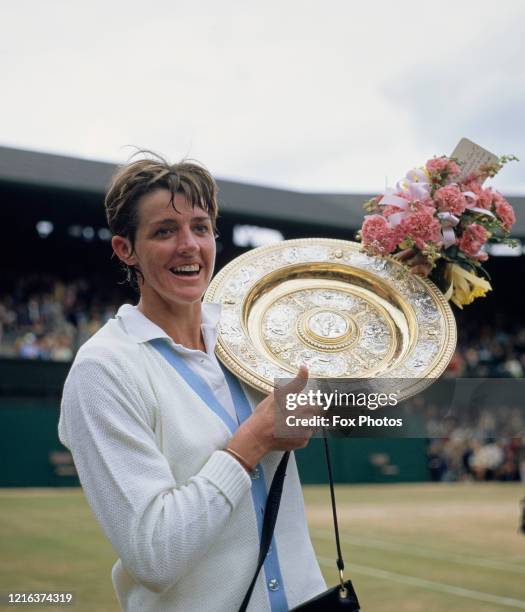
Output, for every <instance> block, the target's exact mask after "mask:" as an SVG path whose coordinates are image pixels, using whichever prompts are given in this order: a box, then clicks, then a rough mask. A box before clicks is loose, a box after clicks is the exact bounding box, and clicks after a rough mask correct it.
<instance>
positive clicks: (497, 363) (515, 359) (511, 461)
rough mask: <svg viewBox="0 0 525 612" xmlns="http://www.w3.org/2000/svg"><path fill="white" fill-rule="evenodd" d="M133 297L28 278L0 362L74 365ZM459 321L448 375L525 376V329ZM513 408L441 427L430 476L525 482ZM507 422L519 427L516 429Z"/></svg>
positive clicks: (2, 312)
mask: <svg viewBox="0 0 525 612" xmlns="http://www.w3.org/2000/svg"><path fill="white" fill-rule="evenodd" d="M129 295H130V294H129V292H127V291H126V290H125V289H123V288H117V289H111V290H105V291H102V290H101V288H100V286H99V284H98V283H95V282H94V281H93V280H91V281H88V280H86V279H77V280H75V281H72V282H64V281H61V280H58V279H57V278H54V277H48V278H43V277H39V278H31V277H27V278H22V279H20V280H19V281H18V282H17V283H16V285H15V286H14V288H13V287H12V288H11V290H9V291H8V292H5V293H4V294H2V295H0V358H1V357H7V358H21V359H41V360H53V361H63V362H70V361H71V360H72V359H73V357H74V355H75V353H76V351H77V350H78V348H79V347H80V346H81V345H82V344H83V343H84V342H85V341H86V340H87V339H88V338H89V337H90V336H91V335H92V334H94V333H95V332H96V331H97V330H98V329H99V328H100V327H101V326H102V325H103V324H104V323H105V322H106V321H107V320H108V319H109V318H111V317H112V316H114V314H115V312H116V310H117V308H118V306H119V305H120V304H122V303H123V302H124V301H126V298H129ZM458 316H459V321H458V322H459V324H458V332H459V338H458V346H457V350H456V353H455V355H454V357H453V359H452V361H451V362H450V365H449V367H448V370H447V372H446V374H445V375H446V376H448V377H465V378H524V377H525V324H521V323H520V322H518V321H517V320H516V319H512V318H511V319H510V320H509V318H505V317H503V316H502V315H500V316H498V315H495V316H494V317H493V318H492V320H491V321H490V322H487V321H486V320H484V322H483V323H482V324H480V323H479V320H476V319H475V318H473V317H470V318H469V317H468V316H466V315H464V314H459V315H458ZM505 410H507V412H505ZM509 410H510V409H508V408H507V409H506V408H505V407H502V411H503V412H501V413H500V414H495V413H494V412H493V411H492V412H490V411H480V412H479V415H478V416H477V417H476V418H475V419H474V420H471V421H470V422H469V423H468V424H467V425H465V424H464V423H462V424H459V423H454V422H450V420H449V421H447V422H446V423H441V426H442V427H444V428H445V429H444V430H442V431H439V432H436V436H435V437H433V438H431V439H430V442H429V447H428V468H429V472H430V475H431V478H432V479H433V480H436V481H458V480H465V479H470V480H504V481H509V480H523V481H525V433H523V432H525V421H524V418H523V413H524V412H525V410H521V411H520V410H519V409H516V408H514V409H512V410H510V411H509ZM502 423H503V424H505V423H512V424H513V427H512V431H510V430H509V429H508V428H507V429H506V428H505V427H503V428H502V427H501V424H502ZM519 431H521V432H522V433H521V436H516V435H515V432H519Z"/></svg>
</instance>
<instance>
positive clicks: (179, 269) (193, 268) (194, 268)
mask: <svg viewBox="0 0 525 612" xmlns="http://www.w3.org/2000/svg"><path fill="white" fill-rule="evenodd" d="M171 271H172V272H198V271H199V264H191V265H190V266H178V267H177V268H171Z"/></svg>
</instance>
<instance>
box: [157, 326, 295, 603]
mask: <svg viewBox="0 0 525 612" xmlns="http://www.w3.org/2000/svg"><path fill="white" fill-rule="evenodd" d="M150 344H151V345H152V346H153V347H154V348H155V349H156V350H157V351H158V352H159V353H160V354H161V355H162V356H163V357H164V359H166V361H167V362H168V363H169V364H170V365H171V366H173V367H174V368H175V370H176V371H177V372H178V373H179V374H180V376H182V378H183V379H184V380H185V381H186V382H187V383H188V385H189V386H190V387H191V388H192V389H193V390H194V391H195V393H196V394H197V395H198V396H199V397H200V398H201V400H202V401H203V402H204V403H205V404H206V405H207V406H209V408H210V409H211V410H213V412H215V414H216V415H217V416H218V417H219V418H220V419H222V421H223V423H224V424H225V425H226V427H228V429H229V430H230V431H231V432H232V434H233V433H234V432H235V430H236V429H237V428H238V427H239V423H242V422H243V421H245V420H246V419H247V418H248V417H249V416H250V415H251V413H252V408H251V406H250V403H249V402H248V399H247V397H246V394H245V393H244V391H243V388H242V387H241V384H240V383H239V381H238V380H237V378H236V377H235V376H234V375H233V374H232V373H231V372H230V371H229V370H227V369H226V368H225V367H224V366H223V365H222V364H221V368H222V371H223V372H224V376H225V378H226V382H227V383H228V388H229V389H230V393H231V395H232V399H233V405H234V406H235V412H236V414H237V421H238V422H235V420H234V419H232V417H231V416H230V415H229V414H228V412H227V411H226V409H225V408H224V406H223V405H222V404H221V403H220V402H219V401H218V400H217V398H216V397H215V394H214V393H213V391H212V390H211V389H210V386H209V385H208V384H207V383H206V381H205V380H203V379H202V378H201V377H200V376H198V375H197V374H196V373H195V372H194V371H193V370H192V369H191V368H190V367H189V366H188V364H187V363H186V362H185V361H184V359H183V358H182V357H181V356H180V355H179V354H178V353H177V352H176V351H175V350H173V348H172V347H171V346H170V345H169V344H168V342H167V341H166V339H164V338H156V339H154V340H150ZM251 478H252V481H253V482H252V488H251V494H252V500H253V508H254V512H255V518H256V521H257V528H258V531H259V538H261V537H262V531H263V516H264V511H265V508H266V501H267V498H268V493H267V490H266V483H265V476H264V471H263V467H262V465H261V464H260V463H259V464H258V465H257V466H256V468H255V469H254V470H253V472H252V474H251ZM263 567H264V573H265V582H266V592H267V595H268V599H269V601H270V607H271V609H272V612H287V610H288V602H287V598H286V591H285V588H284V584H283V578H282V574H281V568H280V565H279V556H278V554H277V546H276V544H275V538H273V537H272V541H271V546H270V550H269V552H268V554H267V555H266V558H265V559H264V563H263Z"/></svg>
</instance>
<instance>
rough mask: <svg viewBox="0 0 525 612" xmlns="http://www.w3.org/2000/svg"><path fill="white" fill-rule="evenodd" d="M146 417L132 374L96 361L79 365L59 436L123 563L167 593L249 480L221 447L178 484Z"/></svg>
mask: <svg viewBox="0 0 525 612" xmlns="http://www.w3.org/2000/svg"><path fill="white" fill-rule="evenodd" d="M150 421H151V415H148V413H147V410H146V407H145V405H144V401H143V400H142V398H141V395H140V391H139V389H138V385H137V384H136V382H135V381H134V380H133V379H132V377H130V376H129V374H128V375H127V376H126V373H125V372H122V371H119V368H118V366H116V365H115V364H111V366H109V365H108V364H107V362H106V363H103V362H101V361H100V360H94V359H82V360H79V361H78V362H76V363H75V364H74V365H73V367H72V369H71V371H70V374H69V376H68V379H67V381H66V385H65V387H64V394H63V398H62V407H61V416H60V423H59V436H60V439H61V441H62V442H63V443H64V445H65V446H67V447H68V448H69V449H70V450H71V453H72V455H73V459H74V461H75V466H76V468H77V471H78V474H79V478H80V481H81V484H82V487H83V489H84V492H85V495H86V498H87V500H88V503H89V504H90V506H91V508H92V510H93V511H94V513H95V516H96V518H97V520H98V521H99V523H100V525H101V526H102V529H103V531H104V533H105V534H106V536H107V537H108V539H109V540H110V542H111V544H112V545H113V547H114V549H115V550H116V552H117V553H118V555H119V557H120V558H121V560H122V563H123V565H124V567H125V568H126V570H127V571H128V573H129V574H130V575H131V576H132V577H133V578H134V579H135V580H136V581H138V582H140V583H141V584H143V585H144V586H145V587H146V588H148V589H150V590H152V591H154V592H157V593H162V592H165V591H166V590H168V589H169V588H171V587H172V586H173V585H174V584H175V583H176V582H177V581H178V580H179V579H180V578H181V577H182V576H183V575H184V574H186V573H188V572H191V570H192V567H194V564H195V563H196V562H197V561H198V560H199V558H200V557H201V556H202V555H204V554H205V553H206V551H207V550H208V548H209V547H210V546H211V545H212V544H213V542H214V540H215V539H216V538H217V537H218V536H219V535H220V533H221V530H222V528H223V526H224V525H225V523H226V522H227V521H228V520H229V518H230V516H231V514H232V512H233V509H234V508H235V507H236V506H237V504H238V503H239V501H240V499H241V498H242V497H243V496H244V495H245V493H246V492H247V491H248V490H249V489H250V487H251V479H250V477H249V475H248V474H247V473H246V471H245V470H244V469H243V468H242V467H241V465H240V464H239V463H238V462H237V461H236V460H235V459H234V458H233V457H231V456H230V455H229V454H228V453H225V452H222V451H215V452H214V453H213V454H212V455H211V456H210V458H209V459H208V461H207V462H206V463H205V465H204V466H203V467H202V468H201V470H200V471H199V472H198V473H197V474H196V475H195V476H193V477H192V478H190V479H189V480H188V481H187V482H184V483H177V482H176V481H175V479H174V477H173V474H172V472H171V470H170V467H169V465H168V462H167V460H166V458H165V457H164V456H163V455H162V453H161V452H160V450H159V448H158V446H157V443H156V440H155V436H154V432H153V428H152V423H151V422H150Z"/></svg>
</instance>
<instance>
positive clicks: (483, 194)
mask: <svg viewBox="0 0 525 612" xmlns="http://www.w3.org/2000/svg"><path fill="white" fill-rule="evenodd" d="M495 195H496V194H495V193H494V191H492V189H491V188H490V187H488V188H487V189H480V190H479V193H478V199H477V200H476V206H479V208H484V209H485V210H491V209H492V204H493V203H494V197H495Z"/></svg>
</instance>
